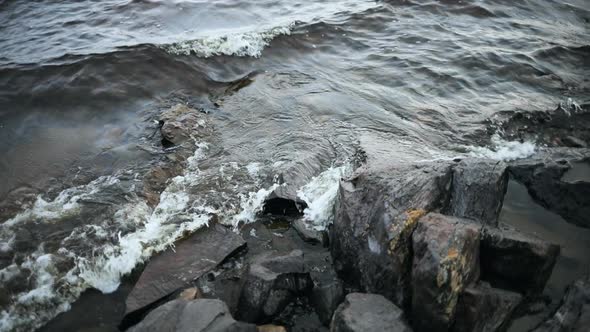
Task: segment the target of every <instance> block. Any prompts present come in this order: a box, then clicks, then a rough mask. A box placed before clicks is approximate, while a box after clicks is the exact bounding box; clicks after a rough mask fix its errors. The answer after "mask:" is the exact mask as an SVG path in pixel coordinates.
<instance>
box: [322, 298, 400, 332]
mask: <svg viewBox="0 0 590 332" xmlns="http://www.w3.org/2000/svg"><path fill="white" fill-rule="evenodd" d="M330 331H331V332H365V331H391V332H410V331H411V329H410V328H409V327H408V325H407V324H406V323H405V321H404V319H403V312H402V310H401V309H400V308H398V307H397V306H395V304H393V303H391V302H390V301H388V300H387V299H386V298H385V297H383V296H381V295H377V294H363V293H351V294H348V295H347V296H346V298H345V299H344V302H343V303H342V304H341V305H340V306H338V309H336V312H335V313H334V317H333V318H332V323H331V325H330Z"/></svg>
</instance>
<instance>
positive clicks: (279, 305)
mask: <svg viewBox="0 0 590 332" xmlns="http://www.w3.org/2000/svg"><path fill="white" fill-rule="evenodd" d="M305 270H306V269H305V264H304V260H303V252H302V251H301V250H293V251H291V252H290V253H288V254H280V253H276V252H266V253H262V254H260V255H259V256H257V257H255V258H254V259H253V261H252V262H251V263H250V266H249V268H248V272H247V275H246V277H245V281H244V285H243V288H242V293H241V295H240V300H239V304H238V311H237V313H238V316H239V317H240V318H241V319H243V320H245V321H248V322H263V321H265V320H268V319H269V318H271V317H273V316H275V315H277V314H279V313H280V312H281V311H282V310H283V309H284V308H285V307H286V306H287V304H289V302H290V301H291V300H292V299H293V298H294V297H296V296H298V295H301V294H303V293H304V292H306V291H308V290H309V289H310V288H311V286H312V281H311V278H310V276H309V273H308V272H306V271H305Z"/></svg>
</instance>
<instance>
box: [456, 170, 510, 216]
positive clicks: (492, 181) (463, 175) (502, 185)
mask: <svg viewBox="0 0 590 332" xmlns="http://www.w3.org/2000/svg"><path fill="white" fill-rule="evenodd" d="M451 188H452V189H451V201H450V205H449V208H448V211H447V213H446V214H449V215H453V216H456V217H461V218H470V219H473V220H476V221H478V222H482V223H484V224H486V225H497V224H498V216H499V215H500V210H502V202H503V200H504V195H505V194H506V190H507V189H508V172H507V170H506V164H504V163H503V162H502V161H495V160H486V159H465V160H462V161H461V162H460V163H459V164H458V165H456V166H455V167H454V169H453V183H452V185H451Z"/></svg>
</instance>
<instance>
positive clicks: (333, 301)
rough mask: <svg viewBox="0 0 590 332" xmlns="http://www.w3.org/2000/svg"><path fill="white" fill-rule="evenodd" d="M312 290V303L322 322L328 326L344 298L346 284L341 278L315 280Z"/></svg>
mask: <svg viewBox="0 0 590 332" xmlns="http://www.w3.org/2000/svg"><path fill="white" fill-rule="evenodd" d="M314 283H315V285H314V288H313V290H312V292H311V297H310V300H311V303H312V305H313V307H314V308H315V311H316V313H317V314H318V317H319V319H320V321H321V322H322V324H324V325H326V326H328V325H330V321H331V320H332V315H333V314H334V311H335V310H336V308H338V305H339V304H340V303H341V302H342V300H343V299H344V285H343V283H342V281H340V280H339V279H336V278H334V279H332V280H328V281H320V282H315V280H314Z"/></svg>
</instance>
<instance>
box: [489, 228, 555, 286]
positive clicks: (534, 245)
mask: <svg viewBox="0 0 590 332" xmlns="http://www.w3.org/2000/svg"><path fill="white" fill-rule="evenodd" d="M559 251H560V248H559V246H558V245H556V244H552V243H549V242H546V241H543V240H541V239H538V238H536V237H534V236H532V235H528V234H524V233H521V232H519V231H517V230H515V229H512V228H508V227H507V226H504V227H503V228H502V229H494V228H489V227H486V228H484V230H483V231H482V238H481V254H480V261H481V274H482V275H481V278H482V280H485V281H488V282H490V283H491V284H492V286H494V287H498V288H503V289H508V290H513V291H516V292H520V293H523V294H527V295H531V294H537V293H539V292H541V291H542V290H543V288H544V287H545V283H546V282H547V280H548V279H549V277H550V276H551V271H552V270H553V266H554V265H555V260H556V259H557V256H558V255H559Z"/></svg>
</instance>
